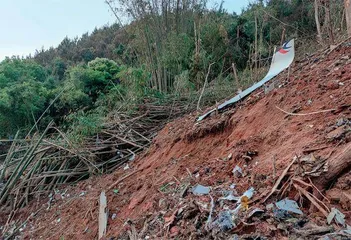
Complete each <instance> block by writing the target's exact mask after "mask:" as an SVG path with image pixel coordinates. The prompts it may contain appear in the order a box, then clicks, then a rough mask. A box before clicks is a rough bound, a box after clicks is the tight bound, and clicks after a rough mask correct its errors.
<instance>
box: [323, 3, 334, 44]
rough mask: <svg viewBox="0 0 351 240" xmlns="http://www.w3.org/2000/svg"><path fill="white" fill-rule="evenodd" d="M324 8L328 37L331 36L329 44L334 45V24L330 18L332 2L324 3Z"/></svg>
mask: <svg viewBox="0 0 351 240" xmlns="http://www.w3.org/2000/svg"><path fill="white" fill-rule="evenodd" d="M324 7H325V21H326V22H325V25H326V27H327V30H328V35H329V42H330V44H334V33H333V24H332V19H331V16H330V1H329V0H327V1H325V2H324Z"/></svg>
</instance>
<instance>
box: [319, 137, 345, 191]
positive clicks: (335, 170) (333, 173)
mask: <svg viewBox="0 0 351 240" xmlns="http://www.w3.org/2000/svg"><path fill="white" fill-rule="evenodd" d="M350 168H351V142H350V143H348V144H347V145H346V147H345V148H344V149H343V150H342V151H341V152H340V153H338V154H337V155H336V156H335V157H333V158H331V159H330V160H328V172H326V173H325V174H323V175H322V176H321V177H319V178H317V179H316V181H315V184H316V186H317V187H318V188H319V189H320V190H322V189H326V188H328V187H329V184H330V183H332V182H334V180H335V179H337V178H338V177H340V175H341V174H342V173H343V172H345V171H349V170H350Z"/></svg>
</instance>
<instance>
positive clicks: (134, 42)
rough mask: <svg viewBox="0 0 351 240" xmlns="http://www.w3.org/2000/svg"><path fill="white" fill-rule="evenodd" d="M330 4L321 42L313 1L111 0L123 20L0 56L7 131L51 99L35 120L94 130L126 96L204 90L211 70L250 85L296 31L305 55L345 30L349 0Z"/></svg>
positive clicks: (0, 108) (2, 123)
mask: <svg viewBox="0 0 351 240" xmlns="http://www.w3.org/2000/svg"><path fill="white" fill-rule="evenodd" d="M325 2H328V3H327V5H325V4H326V3H323V4H324V5H323V6H320V12H319V13H318V15H319V17H320V19H324V21H321V27H322V30H321V31H322V32H321V36H319V37H318V41H319V42H318V43H317V42H316V39H317V37H316V36H317V33H316V21H315V20H316V19H315V18H316V16H315V12H314V6H313V1H310V0H290V1H288V0H267V1H265V2H264V1H258V2H256V3H254V4H250V5H249V6H248V7H247V8H246V9H245V10H244V11H243V13H242V14H240V15H237V14H236V13H228V12H227V11H226V10H225V9H223V7H222V5H218V6H217V7H216V8H214V9H208V8H207V7H206V1H204V0H192V1H190V0H183V1H180V0H170V1H157V0H132V1H124V0H115V1H113V0H112V1H107V2H106V4H108V5H109V6H110V8H111V10H112V11H113V12H114V13H115V14H116V16H117V20H118V21H117V23H115V24H113V25H111V26H105V27H103V28H100V29H95V30H94V31H93V32H92V33H90V34H89V33H86V34H83V35H82V36H81V37H79V38H74V39H69V38H65V39H64V40H63V41H62V42H61V43H60V44H59V46H58V47H57V48H50V49H42V50H39V51H36V54H35V55H34V56H28V57H26V58H24V59H20V58H18V57H11V58H7V59H6V60H4V61H2V62H1V63H0V138H11V137H12V136H13V135H14V134H15V133H16V131H17V130H19V129H20V130H28V129H29V128H30V127H31V126H33V124H34V123H35V122H36V120H37V119H39V118H40V117H41V116H42V114H43V113H44V112H45V110H46V109H47V108H48V107H49V106H50V108H48V111H47V112H45V114H44V115H43V118H42V119H41V121H40V124H39V125H38V126H37V127H38V128H43V127H45V126H46V125H47V123H48V122H49V121H51V120H54V121H55V123H56V124H60V125H61V126H62V127H63V128H66V129H67V130H68V131H74V133H75V134H83V135H89V134H93V133H95V132H96V131H97V130H98V128H99V124H100V123H101V118H102V117H104V116H106V115H107V114H108V113H109V112H111V111H114V110H116V109H120V108H128V106H129V105H128V104H131V103H142V102H143V101H145V98H149V97H150V98H157V99H164V98H167V96H169V95H177V96H180V95H182V94H185V93H186V94H191V93H194V92H197V91H198V90H199V89H201V88H202V86H203V84H204V81H205V79H206V75H207V74H208V81H209V82H210V84H217V85H221V84H222V85H225V84H230V86H232V87H236V88H242V87H245V86H246V85H247V84H250V83H252V82H254V81H256V80H257V79H258V77H259V76H260V74H261V73H262V71H261V69H262V68H264V67H266V66H268V64H269V60H270V59H269V56H271V55H272V53H273V50H274V47H275V46H277V45H280V44H281V42H282V41H283V40H286V39H289V38H292V37H294V38H296V39H297V42H298V46H299V48H300V49H301V51H299V52H303V53H308V52H313V51H314V49H315V48H317V47H319V46H320V45H323V44H326V43H331V42H332V41H335V39H337V38H338V37H341V36H342V35H343V34H345V33H346V24H345V21H344V16H343V4H342V2H343V1H342V0H331V1H325ZM116 3H118V4H119V6H121V8H119V9H116V8H115V7H114V6H115V4H116ZM326 10H328V11H326ZM328 13H330V15H328ZM106 14H108V13H106ZM121 14H127V15H128V16H129V19H130V23H129V24H128V25H126V26H122V23H121V22H120V21H119V19H120V18H119V16H121ZM328 16H332V17H331V18H330V17H329V18H328ZM330 26H333V28H332V31H330V29H331V28H330ZM210 65H211V68H210V69H209V66H210ZM234 66H235V68H234ZM233 68H234V69H236V70H237V71H238V72H239V77H240V80H239V81H235V78H234V74H233ZM234 71H235V70H234ZM231 91H232V92H235V89H233V90H231ZM129 110H130V111H132V110H133V109H129ZM23 132H24V133H25V131H23Z"/></svg>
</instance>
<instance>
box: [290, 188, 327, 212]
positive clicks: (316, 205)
mask: <svg viewBox="0 0 351 240" xmlns="http://www.w3.org/2000/svg"><path fill="white" fill-rule="evenodd" d="M294 187H295V188H296V189H297V190H298V191H300V192H301V193H302V194H303V195H304V196H305V197H306V198H307V199H308V200H310V202H311V203H312V204H313V205H314V206H315V207H316V208H318V210H319V211H320V212H321V213H323V215H324V216H325V217H328V212H327V211H326V210H325V209H324V208H323V207H322V206H321V205H320V204H319V203H317V201H316V200H315V199H314V198H313V197H312V195H311V194H310V193H309V192H307V191H306V190H305V189H303V188H302V187H300V186H299V185H297V184H294Z"/></svg>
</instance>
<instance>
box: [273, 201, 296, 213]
mask: <svg viewBox="0 0 351 240" xmlns="http://www.w3.org/2000/svg"><path fill="white" fill-rule="evenodd" d="M275 205H276V206H277V208H278V209H281V210H285V211H288V212H293V213H297V214H301V215H302V214H303V212H302V211H301V210H300V208H299V205H297V202H296V201H293V200H290V199H288V198H285V199H283V200H281V201H279V202H276V203H275Z"/></svg>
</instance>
